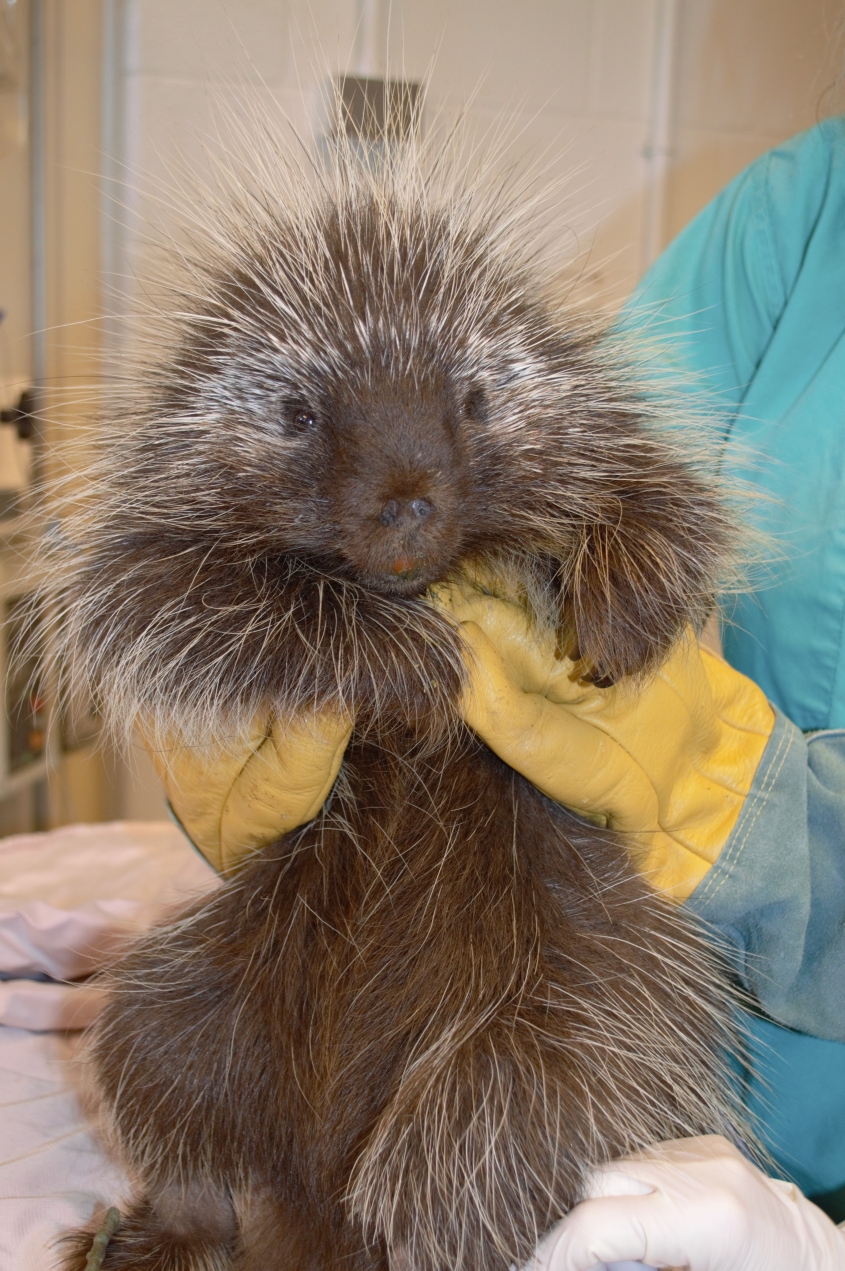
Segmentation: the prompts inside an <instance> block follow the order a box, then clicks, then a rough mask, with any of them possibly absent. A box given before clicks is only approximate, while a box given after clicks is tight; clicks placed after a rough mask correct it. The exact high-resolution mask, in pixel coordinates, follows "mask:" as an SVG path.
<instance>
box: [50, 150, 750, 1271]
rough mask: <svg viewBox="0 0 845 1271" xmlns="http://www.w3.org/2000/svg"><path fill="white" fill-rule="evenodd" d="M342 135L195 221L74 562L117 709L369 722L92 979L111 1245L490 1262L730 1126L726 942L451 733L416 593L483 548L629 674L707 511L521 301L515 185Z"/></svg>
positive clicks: (359, 1259)
mask: <svg viewBox="0 0 845 1271" xmlns="http://www.w3.org/2000/svg"><path fill="white" fill-rule="evenodd" d="M339 133H340V135H339V137H338V140H337V144H336V146H335V147H334V148H333V150H332V153H331V155H330V156H329V157H327V158H324V159H323V160H321V161H319V162H318V161H314V162H313V163H312V162H310V161H309V160H308V159H307V157H306V156H305V154H304V152H300V153H298V152H296V151H294V150H292V149H291V148H288V147H287V146H286V145H285V144H283V143H276V142H274V141H272V140H270V139H268V138H267V137H266V136H265V137H264V138H263V140H262V141H261V142H260V143H257V148H256V149H255V150H253V151H252V152H251V153H250V155H249V157H248V161H247V162H245V163H244V165H243V166H242V167H241V168H239V169H238V170H237V171H236V172H235V175H234V177H233V178H232V179H230V180H229V181H228V188H227V190H226V192H225V194H223V195H222V196H221V197H219V198H218V199H217V200H216V201H215V202H213V203H212V202H209V204H208V205H207V208H206V211H205V212H204V213H203V223H202V224H201V225H199V226H197V225H195V226H194V227H193V228H192V231H191V234H190V236H189V241H188V244H187V246H185V245H183V247H182V249H181V253H180V254H181V259H180V260H179V261H174V264H173V273H172V277H171V280H170V283H169V298H168V299H165V300H163V301H162V302H161V304H162V308H161V310H160V314H159V318H158V331H157V333H156V337H155V340H154V342H153V346H152V348H148V352H147V354H146V358H145V361H144V363H143V366H142V367H140V368H139V371H138V374H137V376H136V383H135V388H134V390H133V393H132V395H131V397H130V399H129V402H128V405H127V403H122V404H121V406H120V410H119V412H118V415H119V417H117V416H116V418H115V422H114V425H113V437H112V439H111V441H110V443H109V445H108V447H107V449H106V452H105V454H104V456H103V458H102V460H101V461H100V463H99V466H98V468H97V470H96V472H95V474H94V476H93V477H92V491H93V495H92V498H91V499H90V500H89V501H88V503H87V505H86V506H85V507H84V508H83V510H82V512H81V513H80V514H79V515H78V516H77V518H76V520H75V521H72V522H71V523H70V528H69V530H68V536H69V539H70V541H71V542H72V543H73V545H74V546H73V550H72V551H67V550H65V555H64V556H63V558H62V569H63V572H64V576H65V577H66V579H67V597H68V600H67V611H66V615H65V623H64V632H65V636H64V639H65V641H66V648H67V650H68V656H69V657H70V656H72V658H73V666H74V676H75V677H76V679H77V682H79V683H81V684H82V685H84V686H85V687H86V688H88V689H90V690H91V691H93V692H94V693H95V695H96V697H97V700H98V701H99V702H101V703H102V706H103V709H104V710H105V711H106V713H107V715H108V718H109V720H110V721H111V723H112V724H113V725H114V726H115V729H116V730H120V729H121V728H125V727H126V726H127V725H129V724H131V723H132V722H133V721H141V722H142V723H143V726H144V728H145V730H146V732H147V735H148V736H151V737H153V738H156V739H158V744H160V745H162V746H165V745H170V744H174V743H173V739H174V738H178V739H180V740H181V742H183V743H185V744H194V743H196V742H198V741H202V740H204V739H205V740H207V739H208V738H218V739H219V738H223V737H225V736H227V735H234V734H237V733H238V732H240V733H245V732H246V731H247V729H248V725H249V722H250V720H251V719H252V718H253V716H254V714H255V713H256V711H257V710H259V709H266V708H267V706H268V705H269V706H270V707H271V709H272V711H273V712H274V713H275V714H278V715H280V716H285V715H288V714H290V713H292V712H296V711H299V710H301V709H313V708H315V707H321V706H329V705H342V706H343V707H344V708H345V709H346V710H348V711H350V712H351V713H352V714H353V715H354V718H355V731H354V733H353V737H352V740H351V742H350V745H349V748H348V751H347V754H346V758H345V760H344V764H343V768H342V770H341V775H340V777H339V779H338V782H337V784H336V787H335V790H334V792H333V795H332V797H331V798H330V800H329V801H328V803H327V804H326V806H325V807H324V809H323V810H322V812H321V813H320V814H319V815H318V816H317V817H316V819H315V820H314V821H312V822H311V823H310V824H309V825H307V826H305V827H302V828H301V829H299V830H296V831H294V832H293V833H291V834H289V835H287V836H286V837H284V838H282V839H280V840H279V841H278V842H275V843H273V844H271V845H269V846H268V847H266V848H264V849H262V850H260V851H258V852H256V853H255V854H254V855H252V856H251V857H249V858H248V859H247V860H246V862H245V863H244V864H243V865H242V866H241V867H240V868H239V869H238V870H237V871H236V872H234V873H233V875H232V876H231V877H230V878H228V879H227V881H226V882H225V884H224V886H223V887H222V888H221V889H220V891H219V892H218V893H217V894H215V895H214V896H213V897H212V898H211V899H210V900H205V901H202V902H199V903H197V904H195V905H194V906H193V907H192V908H189V909H188V910H187V911H186V912H185V913H184V914H183V915H182V916H181V917H180V918H179V919H178V920H177V921H174V922H172V923H170V924H168V925H167V926H164V927H161V928H158V929H155V930H154V931H152V932H151V933H150V934H149V935H147V936H145V937H144V938H143V939H142V940H140V941H139V942H138V944H137V945H136V946H135V947H134V948H133V949H131V950H130V951H129V952H128V953H127V954H126V956H125V957H124V958H123V959H122V961H121V962H120V963H119V964H118V965H117V966H116V967H115V968H114V970H113V971H112V973H111V986H112V988H111V997H110V1004H109V1005H108V1007H107V1008H106V1011H105V1013H104V1015H103V1017H102V1019H101V1021H100V1024H99V1026H98V1029H97V1031H96V1034H95V1036H94V1039H93V1042H92V1047H91V1053H92V1057H93V1064H94V1066H95V1069H96V1074H97V1080H98V1082H99V1089H100V1093H101V1096H102V1100H103V1104H104V1106H105V1108H106V1109H107V1110H108V1115H109V1117H110V1119H111V1123H112V1126H113V1130H114V1134H115V1136H116V1138H117V1141H118V1143H119V1145H120V1149H121V1151H122V1152H123V1154H124V1155H125V1157H126V1159H127V1161H128V1163H129V1165H130V1167H131V1170H132V1173H133V1176H134V1177H135V1178H136V1179H137V1180H138V1185H137V1190H136V1194H135V1199H134V1201H133V1203H132V1205H131V1206H129V1207H128V1209H127V1211H126V1212H125V1214H123V1215H122V1218H121V1225H120V1229H119V1231H118V1232H116V1233H115V1235H114V1236H113V1237H112V1239H111V1241H110V1243H109V1245H108V1249H107V1251H106V1254H105V1258H104V1261H103V1267H104V1269H105V1271H114V1269H117V1268H127V1269H128V1268H132V1271H142V1269H144V1271H147V1269H148V1271H153V1269H155V1271H164V1269H165V1268H168V1271H177V1269H178V1271H221V1269H222V1268H229V1267H231V1268H238V1269H239V1271H246V1269H247V1268H256V1269H257V1268H259V1267H260V1268H262V1271H274V1269H275V1268H278V1269H279V1271H281V1269H282V1268H285V1269H287V1268H289V1267H293V1266H296V1267H297V1271H308V1269H309V1268H312V1267H313V1268H314V1269H315V1271H317V1269H318V1268H319V1269H320V1271H322V1269H323V1268H326V1267H328V1266H329V1265H330V1264H336V1263H337V1264H340V1263H342V1264H343V1266H344V1267H346V1268H349V1269H350V1271H353V1269H355V1271H357V1269H359V1268H360V1271H365V1269H368V1268H387V1267H388V1266H390V1265H392V1266H393V1267H394V1268H395V1269H398V1268H399V1267H403V1268H411V1269H412V1271H442V1269H443V1268H444V1267H449V1268H454V1269H455V1271H495V1269H496V1268H501V1269H502V1271H504V1269H505V1268H508V1267H510V1266H511V1265H513V1264H515V1265H517V1266H520V1265H522V1264H524V1263H525V1262H526V1260H527V1259H528V1258H529V1257H530V1254H531V1252H532V1250H533V1248H534V1247H535V1244H536V1242H537V1239H538V1237H540V1236H541V1235H542V1234H543V1233H544V1232H545V1231H546V1230H547V1229H548V1228H549V1226H550V1225H551V1224H552V1223H554V1222H555V1221H556V1220H557V1219H558V1218H559V1217H560V1216H561V1215H563V1214H565V1213H566V1211H567V1210H568V1209H569V1208H570V1207H571V1206H572V1204H573V1203H575V1202H576V1201H577V1199H578V1198H579V1196H580V1195H581V1194H582V1193H583V1188H584V1183H585V1178H586V1176H587V1174H588V1173H589V1171H590V1170H591V1169H592V1168H593V1167H594V1166H596V1165H597V1164H600V1163H601V1162H604V1161H606V1160H608V1159H610V1158H612V1157H615V1156H618V1155H620V1154H624V1153H626V1152H629V1151H633V1150H636V1149H639V1148H642V1147H643V1146H645V1145H647V1144H649V1143H651V1142H653V1141H655V1140H659V1139H665V1138H673V1137H678V1136H681V1135H687V1134H698V1133H707V1132H725V1133H734V1132H735V1131H734V1127H735V1126H736V1124H737V1123H736V1113H735V1109H734V1107H733V1105H732V1101H731V1095H730V1092H729V1083H728V1081H727V1080H726V1076H725V1067H724V1065H725V1053H726V1051H727V1050H728V1049H729V1048H730V1046H731V1036H732V1034H731V1025H730V1010H729V1004H728V995H727V991H726V989H725V986H724V982H723V979H722V977H721V973H720V970H719V968H718V965H717V960H716V958H715V956H714V955H713V953H712V952H711V951H710V950H709V948H708V946H707V944H706V943H705V941H704V940H703V939H702V937H701V936H700V935H699V934H698V933H697V932H696V931H695V930H694V929H693V928H692V926H691V924H690V923H689V922H688V921H687V920H686V919H685V918H684V916H683V915H682V914H681V913H680V912H679V911H678V910H677V908H674V907H673V906H671V905H670V904H668V903H667V902H666V901H665V900H663V899H661V898H660V897H658V896H657V895H655V894H654V893H653V892H652V891H651V889H650V888H649V886H648V884H647V883H646V882H645V881H643V879H642V878H641V877H640V876H639V875H638V874H637V872H636V870H635V869H634V868H633V866H632V864H631V860H630V857H629V852H628V849H627V847H626V844H625V843H624V841H623V840H622V839H621V838H620V837H619V836H616V835H614V834H613V833H611V832H609V831H607V830H601V829H598V828H596V827H594V826H591V825H588V824H585V823H584V822H582V821H580V820H579V819H578V818H577V817H575V816H574V815H572V814H571V813H569V812H568V811H567V810H565V809H563V808H561V807H559V806H558V805H556V804H554V803H553V802H551V801H550V800H549V799H547V798H545V797H544V796H543V795H541V794H540V793H539V792H538V791H537V790H536V789H534V788H533V787H532V786H531V785H530V784H529V783H528V782H527V781H525V780H524V779H523V778H522V777H521V776H519V775H518V774H517V773H515V772H514V771H513V770H511V769H510V768H508V767H507V766H506V765H505V764H503V763H502V762H501V761H500V760H499V759H497V758H496V756H495V755H493V754H492V752H491V751H489V750H488V749H487V748H486V747H485V746H484V745H483V744H482V743H481V742H480V741H479V740H478V738H477V737H475V736H474V735H473V734H472V733H471V732H470V731H469V730H468V729H467V728H466V727H465V725H463V723H462V721H461V718H460V713H459V709H458V706H459V699H460V693H461V689H462V685H463V682H464V678H465V669H464V661H463V656H462V652H461V641H460V636H459V634H458V632H457V629H456V628H455V626H454V625H453V624H452V623H450V622H449V621H448V620H447V619H446V618H445V617H444V616H443V615H442V614H440V613H439V612H438V611H437V610H436V609H435V608H433V607H432V605H431V604H430V603H429V602H428V600H427V598H426V593H427V592H428V590H429V589H430V588H431V587H432V586H433V585H435V584H437V583H438V582H441V581H443V580H446V579H448V578H450V577H453V576H454V575H455V574H456V573H458V572H459V571H461V570H470V571H472V572H474V573H475V575H476V576H477V577H484V578H486V579H487V580H488V581H489V580H496V579H498V580H500V582H501V585H502V586H503V587H505V588H506V589H507V590H508V592H509V594H512V593H513V591H514V589H516V590H517V591H518V592H519V594H521V595H522V596H523V597H524V598H525V601H526V604H528V605H529V607H530V609H531V611H532V614H533V616H534V620H535V621H536V623H537V624H538V628H539V627H544V626H551V627H553V628H555V629H556V631H557V634H558V644H559V647H560V649H561V655H562V656H563V655H564V654H571V655H572V656H573V657H574V656H577V657H578V658H580V659H581V662H582V665H583V667H585V668H589V673H590V674H591V676H592V678H593V679H595V680H597V681H599V682H607V681H609V680H616V679H619V678H621V677H625V676H641V677H644V676H646V675H648V674H650V673H651V672H653V671H654V669H655V668H656V667H657V666H659V664H660V662H661V660H662V659H663V658H664V657H665V655H666V653H667V651H668V650H669V648H670V647H671V645H672V643H673V641H674V640H675V639H676V638H677V637H678V635H679V634H680V633H681V632H682V631H683V629H684V628H685V627H686V626H687V625H688V624H690V623H692V624H693V625H696V624H699V623H700V622H701V621H702V620H703V617H704V615H705V613H706V611H707V609H708V607H709V605H710V601H711V597H712V595H713V593H714V591H715V589H716V587H717V585H718V583H719V578H720V571H721V570H722V569H723V568H724V566H725V562H726V561H727V560H728V558H729V556H730V553H731V550H732V543H733V540H734V533H735V532H734V526H733V523H732V518H731V515H730V513H729V512H728V511H727V510H726V508H725V505H724V504H723V502H722V501H721V499H720V497H719V496H718V494H717V493H716V492H715V490H714V488H713V485H712V482H711V480H710V478H709V477H708V475H707V473H706V471H705V470H704V468H703V466H702V465H701V464H700V463H698V462H697V461H696V460H695V457H694V455H695V450H694V447H692V448H690V447H691V442H689V441H688V439H687V435H686V433H685V432H684V430H683V429H682V428H680V427H678V426H675V424H674V423H673V421H672V419H671V416H670V415H668V414H667V413H666V410H665V409H664V408H663V407H662V406H658V404H657V402H656V395H655V394H653V393H651V392H649V391H646V390H642V389H640V388H638V387H637V385H636V382H635V376H634V375H633V374H632V372H631V369H630V365H629V363H628V362H627V361H626V355H625V353H624V348H623V347H622V346H621V344H620V342H619V341H618V340H616V339H615V338H613V337H611V336H609V335H607V334H602V333H601V332H600V331H599V330H598V329H597V328H596V326H595V325H590V324H585V323H584V322H583V321H582V320H580V319H578V320H576V319H574V318H572V317H571V316H569V315H568V314H567V312H566V311H565V309H563V308H562V307H561V306H560V305H558V304H556V303H554V302H553V301H552V300H550V299H549V298H548V297H547V296H546V295H545V294H544V289H543V287H542V285H541V278H540V272H541V270H540V266H539V265H538V264H537V262H536V260H535V259H533V255H532V252H533V248H532V243H533V242H534V241H535V229H536V225H535V219H533V218H534V217H535V209H536V202H535V200H534V197H533V194H532V190H531V184H530V182H527V181H520V179H519V178H518V176H516V175H511V177H509V178H508V177H507V176H505V177H504V178H503V176H502V171H501V167H499V168H497V167H496V166H495V165H491V167H490V169H489V171H488V173H487V175H486V176H485V175H484V174H483V173H482V174H481V175H479V173H478V172H477V171H475V170H472V169H470V168H467V167H465V166H463V167H462V166H461V165H460V164H458V163H456V162H450V160H449V157H448V154H446V153H444V152H443V151H441V150H439V149H438V148H436V147H434V146H433V145H430V146H428V147H427V146H426V144H425V143H424V142H423V141H420V140H419V139H418V138H412V139H411V140H409V141H408V143H407V144H404V145H397V146H393V147H390V148H387V149H386V150H385V152H384V153H382V154H381V156H380V157H379V158H378V160H376V159H375V158H374V157H373V156H370V158H369V159H367V158H366V156H365V157H364V159H363V160H362V157H361V155H360V153H359V152H358V151H357V149H356V148H355V147H354V146H353V145H352V144H351V143H347V142H346V141H345V140H344V137H343V133H342V129H341V130H339ZM247 169H248V170H247ZM492 585H493V586H494V588H495V586H496V583H495V581H494V582H493V584H492ZM90 1243H91V1233H90V1232H87V1233H76V1234H74V1235H73V1236H71V1237H69V1240H68V1242H67V1244H66V1252H65V1262H64V1267H65V1269H66V1271H80V1269H81V1268H82V1266H83V1265H84V1261H83V1249H85V1250H87V1249H88V1248H89V1247H90Z"/></svg>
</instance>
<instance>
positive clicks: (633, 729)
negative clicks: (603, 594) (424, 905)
mask: <svg viewBox="0 0 845 1271" xmlns="http://www.w3.org/2000/svg"><path fill="white" fill-rule="evenodd" d="M434 599H435V603H437V604H438V605H439V606H440V607H441V608H443V609H445V610H446V611H447V612H448V613H450V614H451V615H452V617H453V618H454V619H455V620H456V621H457V622H458V623H460V625H461V631H462V634H463V636H464V639H465V641H466V644H467V652H468V663H469V670H470V683H469V687H468V690H467V692H466V695H465V700H464V703H463V711H464V717H465V719H466V722H467V723H468V724H469V726H470V727H471V728H473V729H474V730H475V731H476V732H477V733H478V734H479V736H480V737H482V738H483V740H484V741H485V742H486V743H487V745H488V746H489V747H490V748H491V750H494V751H495V752H496V754H498V755H499V756H500V757H501V758H502V759H504V760H505V762H506V763H509V764H510V765H511V767H513V768H516V770H517V771H518V772H521V773H522V774H523V775H524V776H525V777H527V778H528V780H529V781H531V782H532V783H533V784H534V785H535V786H537V787H538V788H539V789H540V790H542V791H543V792H544V793H545V794H547V795H549V796H550V797H551V798H553V799H555V800H557V802H559V803H563V804H565V805H566V806H567V807H569V808H571V809H572V810H573V811H575V812H577V813H578V814H580V815H582V816H586V817H589V818H591V819H594V820H595V819H597V820H599V821H600V822H601V823H603V824H607V825H609V826H610V827H611V828H613V829H614V830H619V831H621V832H623V833H626V834H629V835H630V836H631V847H632V850H634V851H635V853H636V856H635V859H636V860H637V864H638V866H639V867H640V868H641V869H642V870H643V871H644V872H645V873H647V875H648V877H649V878H650V880H651V882H652V883H653V884H654V886H655V887H657V888H658V889H659V890H660V891H662V892H665V893H666V894H668V895H670V896H673V897H674V898H675V899H678V900H683V899H685V898H686V897H687V896H689V895H690V894H691V892H692V891H693V890H694V889H695V887H696V885H697V884H698V883H699V882H700V881H701V879H702V878H703V877H704V875H705V874H706V872H707V870H708V869H709V868H710V867H711V865H712V864H713V863H714V862H715V860H716V859H717V857H718V855H719V852H720V851H721V849H722V847H723V846H724V844H725V843H726V841H727V839H728V836H729V835H730V832H731V830H732V829H733V827H734V825H735V824H736V821H737V819H738V817H739V815H740V812H741V811H742V807H743V803H744V801H745V799H746V797H747V795H748V793H749V791H750V789H751V785H752V782H753V779H754V774H755V772H756V770H757V766H758V764H759V762H760V759H761V757H762V754H763V751H764V749H765V747H766V742H767V741H768V738H769V736H770V734H771V731H772V727H773V725H774V713H773V711H772V708H771V706H770V705H769V703H768V702H767V701H766V698H765V696H764V695H763V693H762V692H761V690H760V689H759V688H758V687H757V686H756V685H755V684H753V683H752V681H751V680H748V679H746V678H745V677H744V676H742V675H740V674H739V673H738V672H737V671H734V670H733V669H732V668H731V667H730V666H728V664H727V663H726V662H724V661H723V660H722V659H721V658H719V657H716V656H715V655H714V654H712V653H708V652H707V651H706V650H703V649H702V648H700V646H699V644H698V642H697V641H696V639H695V637H694V636H693V634H692V633H691V632H688V633H687V634H686V635H685V636H684V637H683V638H682V639H681V640H680V641H679V642H678V644H677V645H676V647H675V649H674V651H673V652H672V654H671V656H670V658H669V659H668V661H667V662H666V664H665V665H664V666H663V667H662V668H661V670H660V671H659V672H658V673H657V675H655V676H654V677H653V678H652V679H650V680H649V681H648V682H647V683H645V684H644V685H643V684H638V683H633V682H627V683H619V684H617V685H615V686H614V687H612V688H605V689H600V688H595V687H593V686H591V685H585V684H583V683H580V682H579V680H578V674H577V667H575V665H574V664H573V663H572V662H571V661H570V660H569V659H568V658H563V657H560V656H558V655H557V653H556V650H555V638H554V635H553V634H552V633H543V632H538V631H537V630H536V629H535V628H534V627H532V625H531V623H530V622H529V619H528V616H527V614H526V612H525V610H524V609H523V608H522V606H521V605H519V604H517V603H515V602H514V601H511V600H508V599H503V598H500V597H494V596H492V595H489V594H487V593H486V592H484V591H482V590H480V589H479V588H478V587H476V586H474V585H473V584H472V583H470V582H468V581H461V582H459V583H453V584H451V585H449V586H444V587H440V588H438V589H437V590H436V592H435V596H434Z"/></svg>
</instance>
